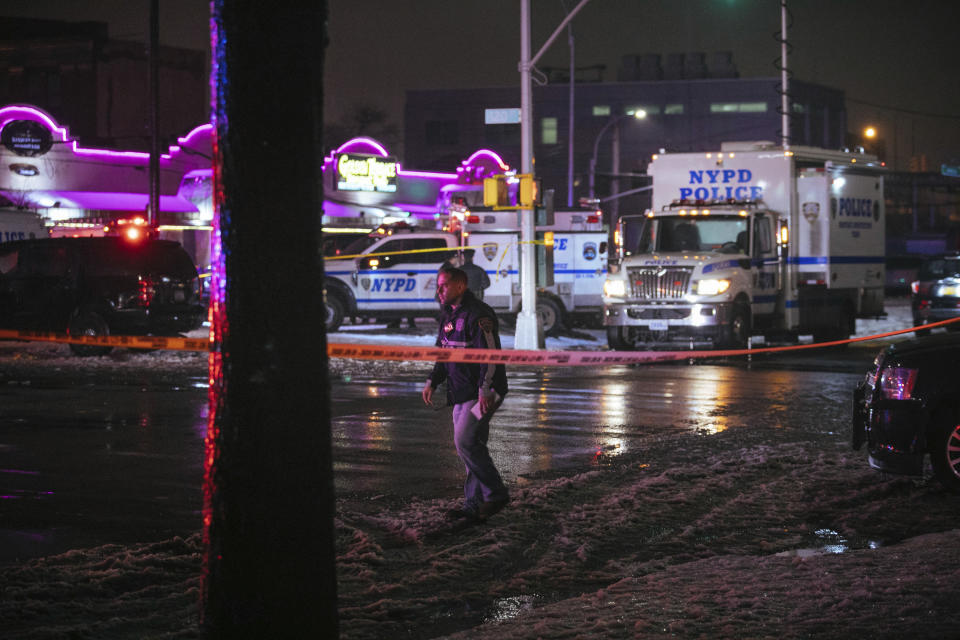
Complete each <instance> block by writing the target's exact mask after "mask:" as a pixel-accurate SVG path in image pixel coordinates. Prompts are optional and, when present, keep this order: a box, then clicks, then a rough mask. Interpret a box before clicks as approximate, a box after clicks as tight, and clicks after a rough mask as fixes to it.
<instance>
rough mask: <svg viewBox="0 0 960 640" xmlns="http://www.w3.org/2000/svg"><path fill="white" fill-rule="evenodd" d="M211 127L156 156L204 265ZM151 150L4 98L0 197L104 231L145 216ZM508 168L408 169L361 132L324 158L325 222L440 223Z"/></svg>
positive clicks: (172, 218) (67, 227)
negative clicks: (78, 129) (92, 136)
mask: <svg viewBox="0 0 960 640" xmlns="http://www.w3.org/2000/svg"><path fill="white" fill-rule="evenodd" d="M211 136H212V126H211V125H209V124H204V125H201V126H198V127H196V128H194V129H193V130H192V131H190V132H189V133H187V135H185V136H183V137H180V138H178V139H177V144H175V145H173V146H171V147H169V148H168V149H167V151H166V153H163V154H162V155H161V157H160V194H161V195H160V211H159V215H158V216H157V221H158V225H159V228H160V232H161V235H162V236H163V237H168V238H171V239H174V240H177V241H179V242H181V244H183V245H184V247H185V248H187V250H188V251H189V252H190V253H191V254H192V255H193V256H194V259H195V260H196V262H197V264H198V265H199V266H201V267H206V266H207V265H208V263H209V234H210V231H211V229H212V226H211V222H212V219H213V207H212V188H211V186H212V185H211V179H212V169H211V166H210V163H211V160H210V159H211V158H212V139H211ZM149 159H150V157H149V154H148V153H145V152H142V151H118V150H111V149H100V148H90V147H85V146H83V145H81V144H79V142H78V141H77V140H76V139H74V138H73V137H72V136H71V134H70V130H69V128H68V127H67V126H65V125H62V124H61V123H59V122H58V121H57V120H55V119H54V117H53V116H52V115H51V114H49V113H47V112H46V111H44V110H42V109H39V108H37V107H35V106H31V105H9V106H5V107H0V197H2V199H3V200H5V201H6V204H7V206H14V207H17V208H22V209H29V210H33V211H36V212H37V213H39V214H40V215H41V216H42V217H43V218H44V219H45V220H46V222H47V225H48V226H49V227H51V228H52V229H53V230H54V233H55V234H78V233H79V234H81V235H91V234H99V233H102V228H103V226H104V225H106V224H110V223H112V222H115V221H116V220H118V219H121V218H127V217H131V216H138V215H139V216H144V215H145V214H146V211H147V206H148V201H149V195H148V194H149V171H148V166H149ZM509 171H510V167H509V166H508V165H507V164H506V163H505V162H504V161H503V159H502V158H500V156H499V155H497V154H496V153H495V152H493V151H491V150H488V149H482V150H479V151H476V152H474V153H472V154H470V155H469V156H468V157H467V158H466V159H465V160H463V161H461V162H460V164H459V166H456V167H455V168H454V170H453V171H450V172H440V171H435V172H429V171H415V170H409V169H404V168H403V167H402V165H401V164H400V163H399V162H398V161H397V159H396V158H395V157H393V156H392V155H391V154H390V152H389V150H388V149H386V148H385V147H384V146H383V145H382V144H380V143H379V142H377V141H376V140H373V139H371V138H355V139H353V140H349V141H347V142H346V143H344V144H343V145H341V146H340V147H338V148H337V149H336V150H334V151H333V152H331V154H330V155H329V156H328V157H326V158H325V159H324V169H323V175H324V177H323V180H324V185H323V186H324V205H323V211H322V212H321V213H322V216H323V224H324V225H328V226H339V227H355V228H363V229H372V228H374V227H376V226H378V225H380V224H383V223H390V222H395V221H399V220H405V221H407V222H408V223H409V224H411V225H412V226H421V227H428V228H435V227H436V226H437V220H438V218H439V217H440V214H441V213H442V212H443V211H444V210H445V207H446V205H447V204H449V201H450V198H451V194H463V193H473V194H479V193H481V192H482V182H483V178H485V177H489V176H492V175H496V174H502V173H507V172H509ZM264 179H265V180H269V176H268V175H266V174H265V175H264ZM264 224H265V225H268V224H269V219H268V218H267V217H266V214H265V220H264Z"/></svg>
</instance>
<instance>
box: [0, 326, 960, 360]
mask: <svg viewBox="0 0 960 640" xmlns="http://www.w3.org/2000/svg"><path fill="white" fill-rule="evenodd" d="M954 322H960V318H953V319H950V320H942V321H940V322H934V323H931V324H925V325H921V326H919V327H910V328H909V329H899V330H897V331H888V332H886V333H877V334H874V335H870V336H862V337H859V338H849V339H847V340H834V341H832V342H815V343H812V344H796V345H787V346H781V347H761V348H758V349H724V350H718V351H712V350H711V351H694V350H690V351H533V350H516V349H440V348H439V347H406V346H399V345H387V344H370V345H360V344H345V343H336V342H331V343H329V344H328V345H327V355H328V356H329V357H330V358H349V359H355V360H411V361H426V362H467V363H476V364H485V363H494V364H509V365H513V366H517V365H519V366H535V367H587V366H598V365H611V364H644V363H651V362H670V361H677V360H690V359H696V360H699V359H705V358H727V357H731V356H750V355H760V354H765V353H780V352H786V351H801V350H808V349H819V348H823V347H834V346H838V345H842V344H850V343H853V342H867V341H870V340H877V339H879V338H888V337H890V336H896V335H901V334H905V333H913V332H914V331H916V330H917V329H932V328H936V327H941V326H945V325H948V324H952V323H954ZM0 340H31V341H42V342H64V343H70V344H84V345H92V346H104V347H126V348H129V349H154V350H174V351H210V350H211V345H212V344H213V343H211V342H210V340H209V339H207V338H180V337H161V336H69V335H66V334H62V333H45V332H41V331H15V330H4V329H0Z"/></svg>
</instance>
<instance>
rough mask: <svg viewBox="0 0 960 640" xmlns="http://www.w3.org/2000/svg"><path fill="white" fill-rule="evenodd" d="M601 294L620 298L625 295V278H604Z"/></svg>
mask: <svg viewBox="0 0 960 640" xmlns="http://www.w3.org/2000/svg"><path fill="white" fill-rule="evenodd" d="M603 295H605V296H607V297H608V298H622V297H624V296H625V295H627V281H626V280H604V282H603Z"/></svg>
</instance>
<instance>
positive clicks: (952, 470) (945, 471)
mask: <svg viewBox="0 0 960 640" xmlns="http://www.w3.org/2000/svg"><path fill="white" fill-rule="evenodd" d="M930 463H931V464H932V465H933V473H934V475H935V476H936V477H937V480H939V481H940V484H942V485H943V486H944V487H946V488H947V489H948V490H949V491H952V492H953V493H960V419H958V418H957V417H956V414H955V413H952V414H947V415H946V416H944V417H943V418H942V419H940V420H938V421H937V425H936V427H934V433H933V440H932V441H931V443H930Z"/></svg>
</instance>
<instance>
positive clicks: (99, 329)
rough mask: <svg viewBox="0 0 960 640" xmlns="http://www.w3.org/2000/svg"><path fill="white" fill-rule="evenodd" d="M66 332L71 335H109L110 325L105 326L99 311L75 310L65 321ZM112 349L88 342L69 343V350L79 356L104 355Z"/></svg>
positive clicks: (105, 322) (105, 323)
mask: <svg viewBox="0 0 960 640" xmlns="http://www.w3.org/2000/svg"><path fill="white" fill-rule="evenodd" d="M67 333H68V334H69V335H71V336H108V335H110V327H108V326H107V321H106V320H104V319H103V317H102V316H101V315H100V314H99V313H96V312H94V311H79V310H77V311H74V312H73V314H71V316H70V321H69V322H68V323H67ZM112 349H113V347H97V346H93V345H88V344H71V345H70V351H72V352H73V354H74V355H77V356H81V357H87V356H104V355H106V354H108V353H110V351H111V350H112Z"/></svg>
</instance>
